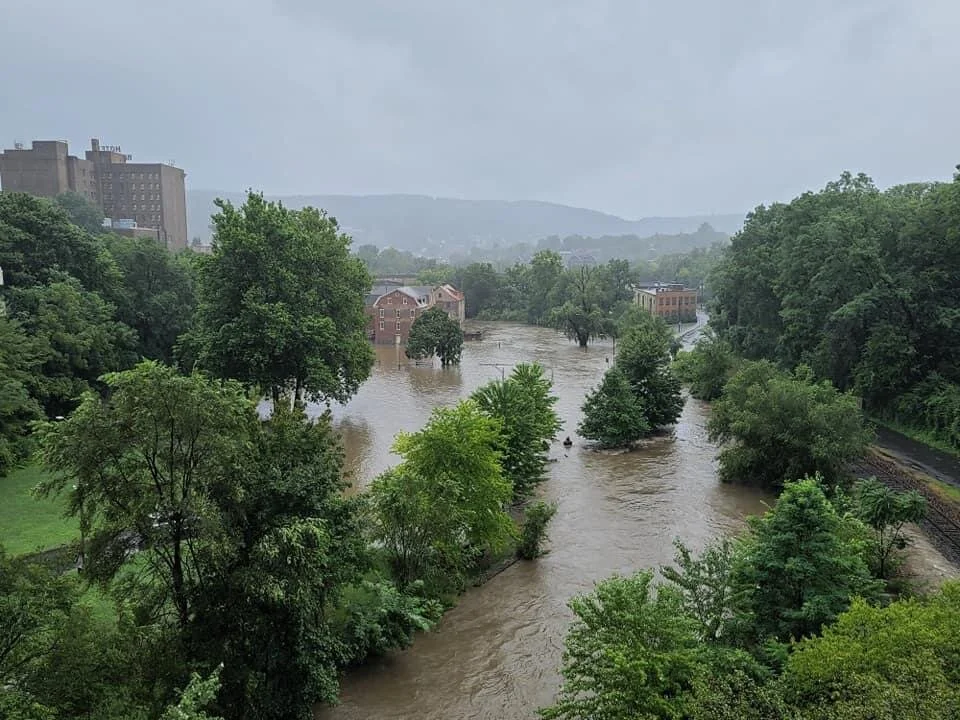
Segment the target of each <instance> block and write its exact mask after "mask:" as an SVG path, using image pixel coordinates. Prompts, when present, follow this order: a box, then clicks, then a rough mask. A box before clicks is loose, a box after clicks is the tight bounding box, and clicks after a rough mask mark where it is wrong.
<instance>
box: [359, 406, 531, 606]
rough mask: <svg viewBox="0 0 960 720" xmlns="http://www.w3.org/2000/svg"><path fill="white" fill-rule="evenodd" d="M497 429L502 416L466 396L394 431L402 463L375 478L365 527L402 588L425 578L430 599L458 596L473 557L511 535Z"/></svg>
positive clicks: (508, 496) (494, 549)
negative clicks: (417, 426)
mask: <svg viewBox="0 0 960 720" xmlns="http://www.w3.org/2000/svg"><path fill="white" fill-rule="evenodd" d="M499 430H500V423H499V421H498V420H496V419H494V418H492V417H490V416H489V415H487V414H485V413H484V412H482V411H481V410H480V408H479V407H478V405H477V404H476V403H475V402H474V401H472V400H465V401H463V402H461V403H460V404H459V405H457V406H455V407H452V408H438V409H436V410H435V411H434V412H433V414H432V416H431V418H430V422H428V423H427V425H426V426H424V427H423V428H422V429H421V430H419V431H417V432H415V433H400V434H398V435H397V438H396V441H395V443H394V451H395V452H396V453H397V454H398V455H400V457H401V458H402V462H401V463H400V464H399V465H397V466H396V467H394V468H391V469H390V470H388V471H387V472H386V473H384V474H382V475H381V476H380V477H378V478H377V479H376V480H375V481H374V482H373V485H372V486H371V488H370V518H369V522H368V529H369V531H370V534H371V538H372V539H373V540H374V541H375V542H376V543H377V544H378V545H379V546H381V547H382V548H383V551H384V553H385V555H386V558H387V561H388V563H389V566H390V568H391V571H392V573H393V576H394V577H395V578H396V579H397V582H398V584H399V586H400V587H401V588H408V587H410V586H411V585H412V584H413V583H414V582H416V581H418V580H423V581H426V582H427V586H428V587H427V591H428V592H429V593H430V594H431V595H433V596H436V597H443V596H445V595H447V594H450V593H456V592H458V591H459V590H461V589H462V587H463V583H464V579H465V575H466V573H467V572H468V571H469V570H470V568H471V567H473V566H474V564H475V563H476V561H477V560H478V559H479V558H480V557H481V556H482V555H483V554H484V553H487V552H493V553H496V552H499V551H501V550H502V549H504V548H505V547H506V545H507V543H508V541H509V540H510V539H511V537H512V536H513V533H514V527H513V522H512V521H511V519H510V516H509V515H507V513H506V512H504V509H503V508H504V506H505V504H506V503H507V502H509V501H510V499H511V497H512V488H511V486H510V481H509V480H508V479H507V478H506V477H505V475H504V471H503V469H502V468H501V466H500V462H499V460H500V453H499V452H498V451H497V450H496V449H495V448H496V446H497V445H498V443H499Z"/></svg>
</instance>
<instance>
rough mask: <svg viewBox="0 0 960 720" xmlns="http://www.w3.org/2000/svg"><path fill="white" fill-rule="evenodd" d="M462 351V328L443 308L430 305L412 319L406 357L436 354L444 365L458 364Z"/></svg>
mask: <svg viewBox="0 0 960 720" xmlns="http://www.w3.org/2000/svg"><path fill="white" fill-rule="evenodd" d="M462 351H463V329H462V328H461V327H460V323H458V322H457V321H456V320H454V319H452V318H451V317H450V316H449V315H447V313H446V312H445V311H444V310H443V308H439V307H432V308H430V309H429V310H426V311H425V312H423V313H422V314H421V315H420V317H418V318H417V319H416V320H414V321H413V325H412V326H411V327H410V337H409V338H407V348H406V351H405V352H406V355H407V357H409V358H416V359H418V360H419V359H422V358H425V357H430V356H431V355H436V356H437V357H438V358H440V364H441V365H443V366H444V367H446V366H447V365H457V364H459V363H460V353H461V352H462Z"/></svg>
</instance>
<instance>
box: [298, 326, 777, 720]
mask: <svg viewBox="0 0 960 720" xmlns="http://www.w3.org/2000/svg"><path fill="white" fill-rule="evenodd" d="M480 327H483V328H484V330H485V335H484V339H483V340H482V341H479V342H468V343H466V344H465V345H464V352H463V359H462V363H461V365H460V366H459V367H453V368H446V369H440V368H439V367H426V366H420V367H418V366H416V365H414V364H413V363H411V362H410V361H408V360H407V359H406V358H405V357H404V356H403V350H402V349H398V348H395V347H379V348H377V364H376V367H375V368H374V371H373V373H372V377H371V378H370V379H369V380H368V381H367V382H366V383H365V384H364V385H363V386H362V387H361V389H360V391H359V392H358V393H357V395H356V396H355V397H354V398H353V399H352V400H351V401H350V402H349V403H348V404H347V405H346V406H343V407H337V408H334V411H333V412H334V419H335V424H336V426H337V428H338V429H339V430H340V432H341V433H342V434H343V438H344V445H345V449H346V454H347V459H346V465H347V470H348V472H349V473H350V478H351V481H352V482H353V484H354V487H356V488H362V487H364V486H365V485H366V484H367V483H369V482H370V480H371V479H372V478H374V477H375V476H376V475H377V474H378V473H380V472H382V471H383V470H385V469H386V468H388V467H389V466H390V465H392V464H394V463H395V462H397V457H396V456H394V455H392V453H391V452H390V446H391V444H392V439H393V436H394V434H395V433H396V432H397V431H399V430H407V431H415V430H417V429H419V428H421V427H422V426H423V425H424V424H425V423H426V421H427V419H428V418H429V416H430V412H431V410H433V408H435V407H437V406H441V405H449V404H452V403H455V402H457V401H458V400H459V399H460V398H464V397H466V396H467V395H469V394H470V392H472V391H473V390H474V389H475V388H477V387H478V386H480V385H482V384H484V383H486V382H488V381H489V380H492V379H496V378H499V377H501V370H502V371H503V372H504V373H507V374H509V372H510V368H511V367H512V366H513V365H514V364H516V363H518V362H532V361H538V362H540V363H541V364H542V365H544V366H545V367H546V369H547V374H548V375H552V377H553V382H554V393H555V394H556V395H557V396H558V397H559V402H558V403H557V410H558V412H559V414H560V417H561V419H562V421H563V428H562V429H561V431H560V433H559V434H558V438H557V440H556V442H554V443H553V446H552V447H551V449H550V457H551V460H553V461H554V462H551V464H550V476H549V479H548V480H547V481H546V482H545V483H544V485H543V495H544V496H545V497H547V498H550V499H553V500H556V501H557V503H558V511H557V514H556V516H555V517H554V519H553V522H552V524H551V526H550V543H549V552H548V553H547V554H546V555H545V556H544V557H542V558H540V559H539V560H536V561H533V562H518V563H516V564H514V565H512V566H511V567H509V568H507V570H505V571H504V572H502V573H500V574H499V575H497V576H496V577H494V578H493V579H492V580H491V581H490V582H488V583H486V584H485V585H483V586H481V587H478V588H473V589H470V590H469V591H467V592H466V593H465V594H464V595H463V596H462V597H461V598H460V602H459V604H458V605H457V607H455V608H454V609H452V610H451V611H450V612H448V613H447V614H446V615H445V616H444V618H443V620H442V621H441V623H440V624H439V626H438V627H437V628H436V629H435V630H434V631H432V632H430V633H425V634H421V635H419V636H418V637H417V638H416V640H415V642H414V644H413V646H412V647H411V648H409V649H408V650H405V651H403V652H398V653H394V654H392V655H391V656H389V657H387V658H384V659H382V660H379V661H375V662H373V663H371V664H370V665H368V666H366V667H364V668H361V669H359V670H353V671H351V672H350V673H349V674H348V675H347V676H346V678H345V679H344V683H343V689H342V695H341V697H342V701H341V705H340V706H338V707H336V708H331V709H322V710H318V712H317V717H318V718H322V719H323V720H354V719H357V720H359V719H361V718H362V719H363V720H374V719H377V720H379V719H383V720H387V719H393V718H397V719H399V718H403V719H405V720H412V719H414V718H418V719H423V720H428V719H429V720H433V719H436V720H458V719H460V718H464V719H466V718H478V719H484V720H486V719H490V720H494V719H496V720H512V719H514V718H525V719H526V718H532V717H536V709H537V708H538V707H541V706H543V705H547V704H549V703H550V702H551V701H552V699H553V697H554V695H555V693H556V691H557V688H558V687H559V675H558V673H557V669H558V667H559V664H560V660H561V654H562V651H563V638H564V635H565V633H566V630H567V628H568V626H569V624H570V622H571V620H572V613H571V612H570V610H569V609H568V608H567V602H568V600H569V599H570V598H571V597H572V596H573V595H576V594H578V593H582V592H586V591H589V590H590V589H591V587H592V586H593V584H594V583H595V582H596V581H598V580H601V579H603V578H604V577H606V576H608V575H610V574H612V573H624V574H626V573H631V572H633V571H635V570H637V569H641V568H655V567H657V566H659V565H661V564H664V563H669V562H671V560H672V558H673V553H674V550H673V547H672V544H671V543H672V541H673V539H674V538H681V539H682V540H683V541H684V542H686V543H687V544H688V545H690V546H692V547H694V548H697V549H699V548H701V547H702V546H703V545H704V544H705V543H706V542H708V541H709V540H710V539H712V538H714V537H717V536H719V535H722V534H728V533H731V532H734V531H736V530H738V529H740V528H741V527H742V525H743V521H744V518H745V516H747V515H754V514H758V513H761V512H763V511H764V510H765V509H766V506H767V504H768V503H769V502H770V501H771V498H770V496H768V495H765V494H763V493H761V492H759V491H757V490H754V489H751V488H744V487H739V486H731V485H722V484H721V483H720V482H719V481H718V480H717V478H716V466H715V463H716V460H715V458H716V452H717V450H716V447H715V446H714V445H713V444H711V443H710V442H709V440H708V439H707V431H706V427H705V425H706V420H707V411H706V407H705V406H704V405H703V404H702V403H700V402H699V401H697V400H693V399H688V400H687V402H686V405H685V407H684V410H683V415H682V416H681V417H680V420H679V422H678V423H677V425H676V426H675V427H674V428H673V429H672V431H671V432H670V433H669V434H668V435H666V436H663V437H658V438H655V439H652V440H650V441H647V442H645V444H644V445H643V446H642V447H641V448H639V449H637V450H635V451H633V452H629V453H621V454H608V453H599V452H594V451H591V450H590V449H589V448H588V447H587V446H586V445H585V443H584V441H583V440H582V439H581V438H579V437H578V436H577V434H576V426H577V422H578V420H579V418H580V406H581V404H582V403H583V399H584V396H585V394H586V393H587V391H588V390H589V389H590V388H591V387H592V386H594V385H596V384H597V383H598V382H599V381H600V378H601V376H602V375H603V372H604V371H605V370H606V368H607V367H608V363H609V362H611V361H612V359H613V347H612V346H611V344H610V343H609V342H607V343H603V342H599V343H596V344H593V345H591V346H590V347H588V348H579V347H577V346H576V345H575V344H573V343H569V342H567V341H566V340H565V339H564V338H563V337H562V336H560V335H558V334H556V333H555V332H553V331H552V330H549V329H546V328H536V327H529V326H526V325H513V324H507V323H489V324H480ZM314 411H315V412H319V411H320V409H319V408H314ZM568 435H569V436H570V437H571V438H572V439H573V441H574V445H573V447H572V448H571V449H569V450H565V449H564V448H563V447H562V445H561V444H560V442H561V441H562V440H563V438H564V437H566V436H568Z"/></svg>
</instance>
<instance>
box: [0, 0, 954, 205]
mask: <svg viewBox="0 0 960 720" xmlns="http://www.w3.org/2000/svg"><path fill="white" fill-rule="evenodd" d="M3 15H4V22H3V23H2V25H0V66H2V67H3V69H4V73H3V76H4V86H5V92H4V93H3V95H2V99H0V135H2V139H3V143H4V146H5V147H8V146H11V145H12V143H13V142H14V141H21V142H29V141H30V140H31V139H34V138H36V139H65V140H68V141H70V143H71V150H72V151H81V152H82V150H83V148H84V147H85V146H86V145H87V143H88V141H89V138H91V137H99V138H101V139H102V140H103V141H104V142H107V143H115V144H120V145H122V146H123V148H124V150H125V151H127V152H132V153H134V154H135V158H136V159H142V160H147V159H149V160H158V161H159V160H163V161H166V160H173V161H175V162H176V164H177V165H179V166H181V167H183V168H184V169H185V170H186V171H187V173H188V179H187V182H188V187H189V188H192V189H215V190H242V189H244V188H247V187H253V188H256V189H262V190H264V191H266V192H267V193H272V194H298V193H299V194H304V193H342V194H374V193H422V194H427V195H435V196H444V197H460V198H472V199H510V200H514V199H532V200H546V201H551V202H557V203H564V204H569V205H574V206H579V207H588V208H593V209H597V210H602V211H605V212H609V213H615V214H618V215H620V216H623V217H628V218H635V217H642V216H648V215H683V214H693V213H742V212H744V211H746V210H748V209H750V208H752V207H754V206H755V205H757V204H759V203H761V202H769V201H771V200H786V199H789V198H790V197H792V196H794V195H796V194H797V193H799V192H802V191H803V190H805V189H807V188H815V187H820V186H822V185H823V184H824V183H825V182H826V181H828V180H830V179H833V178H835V177H836V176H837V175H838V174H839V173H840V172H841V171H842V170H844V169H850V170H852V171H863V172H867V173H868V174H870V175H871V176H873V177H874V179H875V180H876V181H877V182H878V184H880V185H890V184H895V183H900V182H907V181H914V180H926V179H931V178H948V177H949V176H950V173H951V171H952V169H953V166H954V164H955V163H956V162H957V161H958V160H960V153H958V150H957V145H956V137H957V136H956V117H957V112H958V109H960V108H958V105H960V93H958V92H957V89H958V88H957V79H956V77H957V76H956V69H957V67H958V66H960V45H958V44H957V43H956V37H957V31H958V27H960V3H957V2H956V1H955V0H924V1H921V2H899V1H898V2H889V1H883V0H869V1H867V0H865V1H843V0H841V1H834V0H830V1H814V2H807V3H795V2H761V1H760V0H755V1H753V2H744V1H742V0H741V1H739V2H737V1H734V2H728V3H716V2H707V1H705V0H704V1H701V2H679V3H670V4H667V3H654V2H633V1H627V0H624V1H622V2H617V1H610V2H598V0H582V1H572V0H571V1H566V2H558V1H556V0H551V1H550V2H547V1H546V0H529V1H527V2H522V3H517V2H506V1H503V0H498V1H496V2H489V3H476V2H469V3H468V2H454V1H449V0H448V1H444V2H441V1H439V0H437V1H433V2H428V1H426V0H411V1H409V2H388V1H387V0H382V1H366V2H353V3H347V2H316V1H313V0H277V1H276V2H267V1H265V0H263V1H256V0H230V2H211V1H204V0H200V1H197V0H191V1H190V2H185V1H183V0H171V1H169V2H165V3H145V2H130V1H129V0H125V1H124V2H119V1H118V0H96V1H95V2H90V3H75V2H65V1H64V0H61V1H60V2H52V1H51V0H30V1H29V2H26V1H24V0H20V1H18V0H7V1H6V2H5V3H4V9H3Z"/></svg>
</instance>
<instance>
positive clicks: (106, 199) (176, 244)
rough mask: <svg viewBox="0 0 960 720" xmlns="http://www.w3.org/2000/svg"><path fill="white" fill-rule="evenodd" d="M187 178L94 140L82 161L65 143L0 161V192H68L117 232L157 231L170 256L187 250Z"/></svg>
mask: <svg viewBox="0 0 960 720" xmlns="http://www.w3.org/2000/svg"><path fill="white" fill-rule="evenodd" d="M185 177H186V175H185V173H184V172H183V170H181V169H180V168H178V167H174V166H173V165H168V164H165V163H135V162H132V156H131V155H126V154H124V153H122V152H121V151H120V148H119V147H104V146H101V145H100V141H99V140H97V139H96V138H94V139H93V140H91V141H90V149H89V150H87V152H86V155H85V157H84V158H78V157H74V156H73V155H70V154H69V151H68V147H67V143H65V142H61V141H59V140H34V141H33V142H32V143H31V146H30V149H29V150H28V149H25V148H24V147H23V146H21V145H17V146H15V147H14V148H13V149H12V150H4V151H3V154H2V155H0V187H2V189H3V190H5V191H8V192H26V193H30V194H32V195H39V196H41V197H54V196H56V195H59V194H60V193H62V192H66V191H68V190H72V191H73V192H76V193H78V194H80V195H82V196H83V197H85V198H86V199H87V200H89V201H90V202H92V203H95V204H96V205H99V206H100V208H101V209H102V210H103V214H104V215H105V216H106V217H107V218H110V219H111V221H112V222H113V223H114V224H115V225H117V226H120V227H125V228H130V227H137V228H150V229H155V230H156V231H157V232H156V235H157V237H158V238H159V239H160V241H161V242H162V243H163V244H165V245H166V246H167V247H168V248H170V249H171V250H180V249H182V248H185V247H186V246H187V201H186V187H185V182H184V179H185Z"/></svg>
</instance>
